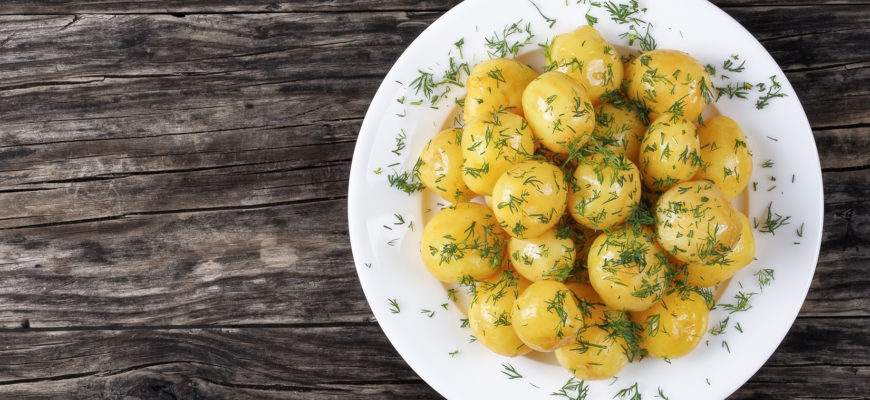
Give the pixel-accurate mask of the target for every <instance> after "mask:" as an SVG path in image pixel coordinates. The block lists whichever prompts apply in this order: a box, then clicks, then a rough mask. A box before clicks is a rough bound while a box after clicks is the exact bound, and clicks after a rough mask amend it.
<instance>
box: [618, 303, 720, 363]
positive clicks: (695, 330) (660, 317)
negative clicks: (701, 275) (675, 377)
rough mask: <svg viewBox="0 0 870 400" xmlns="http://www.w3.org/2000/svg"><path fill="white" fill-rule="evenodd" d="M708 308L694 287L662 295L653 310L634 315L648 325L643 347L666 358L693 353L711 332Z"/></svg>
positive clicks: (636, 321)
mask: <svg viewBox="0 0 870 400" xmlns="http://www.w3.org/2000/svg"><path fill="white" fill-rule="evenodd" d="M708 310H709V309H708V307H707V303H706V301H705V300H704V298H703V297H702V296H701V295H700V294H698V293H697V292H695V291H692V290H690V289H687V290H682V291H681V290H674V291H673V292H672V293H670V294H666V295H664V296H662V298H661V299H659V300H658V301H656V302H655V304H653V305H652V307H650V308H649V309H647V310H645V311H642V312H639V313H634V314H632V319H633V320H634V322H635V323H636V324H638V325H640V326H642V327H644V329H643V333H642V334H641V336H642V340H641V347H643V348H645V349H646V350H647V351H648V352H649V354H650V355H652V356H655V357H659V358H665V359H673V358H677V357H682V356H684V355H686V354H689V352H691V351H692V349H694V348H695V347H696V346H697V345H698V343H700V342H701V338H703V337H704V334H706V332H707V322H708V319H709V311H708Z"/></svg>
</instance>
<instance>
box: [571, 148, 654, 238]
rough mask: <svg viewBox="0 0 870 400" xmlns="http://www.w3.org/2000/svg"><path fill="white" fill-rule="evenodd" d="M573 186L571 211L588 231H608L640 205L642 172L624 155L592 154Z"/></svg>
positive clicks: (573, 178) (575, 173)
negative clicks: (606, 155)
mask: <svg viewBox="0 0 870 400" xmlns="http://www.w3.org/2000/svg"><path fill="white" fill-rule="evenodd" d="M571 183H572V185H571V191H570V193H569V194H568V212H570V213H571V216H572V217H573V218H574V220H575V221H577V223H579V224H580V225H583V226H585V227H587V228H589V229H593V230H607V229H610V228H612V227H614V226H616V225H618V224H620V223H622V222H623V221H625V219H626V218H628V216H629V215H630V214H631V211H632V210H633V209H634V208H635V207H637V205H638V204H639V203H640V196H641V190H640V189H641V188H640V186H641V178H640V171H638V169H637V167H636V166H635V165H634V163H632V162H631V161H629V160H627V159H625V158H623V157H622V156H618V157H605V156H603V155H601V154H593V155H592V156H589V157H586V158H585V159H582V160H581V161H580V163H579V165H578V166H577V168H576V169H575V170H574V174H573V176H572V180H571Z"/></svg>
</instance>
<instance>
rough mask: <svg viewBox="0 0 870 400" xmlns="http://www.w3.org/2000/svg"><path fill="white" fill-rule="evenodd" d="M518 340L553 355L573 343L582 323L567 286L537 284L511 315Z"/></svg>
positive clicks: (556, 283)
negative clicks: (554, 351) (557, 350)
mask: <svg viewBox="0 0 870 400" xmlns="http://www.w3.org/2000/svg"><path fill="white" fill-rule="evenodd" d="M511 321H512V323H513V327H514V330H515V331H516V333H517V336H519V338H520V339H521V340H522V341H523V343H525V344H526V345H527V346H529V347H531V348H532V349H534V350H537V351H553V350H555V349H557V348H559V347H562V346H564V345H565V344H567V343H568V342H569V341H570V340H572V339H573V338H574V337H575V335H576V334H577V330H578V329H579V328H580V324H581V323H582V322H583V315H582V314H581V312H580V309H579V308H578V307H577V300H576V299H575V298H574V295H573V294H572V293H571V290H570V289H568V287H567V286H565V284H564V283H561V282H556V281H546V280H544V281H538V282H534V283H532V284H531V285H529V287H528V288H526V290H525V291H523V292H522V293H521V294H520V296H519V297H518V298H517V300H516V302H515V306H514V308H513V311H512V312H511Z"/></svg>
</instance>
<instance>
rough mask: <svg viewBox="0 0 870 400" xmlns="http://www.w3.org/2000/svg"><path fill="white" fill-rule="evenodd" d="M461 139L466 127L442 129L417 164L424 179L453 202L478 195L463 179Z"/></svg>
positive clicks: (424, 183) (425, 149)
mask: <svg viewBox="0 0 870 400" xmlns="http://www.w3.org/2000/svg"><path fill="white" fill-rule="evenodd" d="M461 141H462V129H447V130H444V131H442V132H441V133H439V134H438V136H435V137H434V138H433V139H432V140H430V141H429V143H427V144H426V147H425V148H423V153H421V154H420V158H419V161H418V164H417V165H418V167H417V171H418V174H419V175H418V176H419V178H420V182H422V183H423V185H424V186H426V188H428V189H429V190H432V191H434V192H435V193H438V194H439V195H440V196H441V197H443V198H444V199H446V200H449V201H451V202H457V201H462V200H468V199H470V198H472V197H474V193H473V192H472V191H471V190H469V189H468V185H466V184H465V181H463V180H462V148H461V147H460V142H461Z"/></svg>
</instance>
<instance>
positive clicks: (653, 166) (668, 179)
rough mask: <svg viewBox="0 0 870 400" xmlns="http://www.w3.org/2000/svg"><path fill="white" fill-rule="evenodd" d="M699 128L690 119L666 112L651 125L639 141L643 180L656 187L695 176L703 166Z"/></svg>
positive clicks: (654, 188)
mask: <svg viewBox="0 0 870 400" xmlns="http://www.w3.org/2000/svg"><path fill="white" fill-rule="evenodd" d="M700 151H701V144H700V142H699V141H698V130H697V129H695V125H694V124H692V123H691V122H689V121H687V120H685V119H682V118H675V117H674V116H673V115H671V114H663V115H662V116H661V117H659V118H658V119H656V120H654V121H653V122H652V123H650V125H649V130H648V131H647V134H646V136H645V137H644V138H643V141H642V142H641V144H640V165H638V167H639V168H640V173H641V175H642V176H643V184H644V185H645V186H646V187H647V188H649V189H651V190H653V191H659V192H662V191H665V190H667V189H668V188H669V187H671V186H673V185H675V184H677V183H680V182H685V181H688V180H690V179H692V177H693V176H695V173H696V172H698V169H699V168H700V167H701V156H700Z"/></svg>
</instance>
